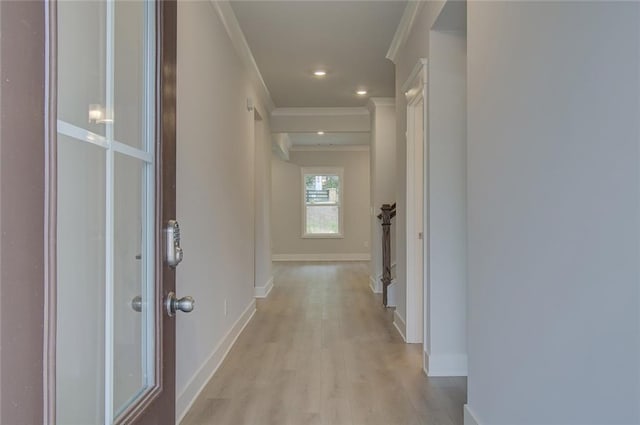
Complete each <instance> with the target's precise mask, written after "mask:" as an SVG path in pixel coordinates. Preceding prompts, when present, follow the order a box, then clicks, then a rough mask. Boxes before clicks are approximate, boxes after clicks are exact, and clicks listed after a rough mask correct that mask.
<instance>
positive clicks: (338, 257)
mask: <svg viewBox="0 0 640 425" xmlns="http://www.w3.org/2000/svg"><path fill="white" fill-rule="evenodd" d="M271 260H272V261H370V260H371V254H369V253H363V254H273V255H272V256H271Z"/></svg>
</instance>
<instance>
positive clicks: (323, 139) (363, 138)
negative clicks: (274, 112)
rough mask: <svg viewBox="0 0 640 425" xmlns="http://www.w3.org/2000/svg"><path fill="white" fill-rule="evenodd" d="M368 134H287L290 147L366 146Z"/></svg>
mask: <svg viewBox="0 0 640 425" xmlns="http://www.w3.org/2000/svg"><path fill="white" fill-rule="evenodd" d="M369 137H370V133H325V134H323V135H319V134H317V133H289V139H290V140H291V145H292V146H327V145H329V146H353V145H368V144H369Z"/></svg>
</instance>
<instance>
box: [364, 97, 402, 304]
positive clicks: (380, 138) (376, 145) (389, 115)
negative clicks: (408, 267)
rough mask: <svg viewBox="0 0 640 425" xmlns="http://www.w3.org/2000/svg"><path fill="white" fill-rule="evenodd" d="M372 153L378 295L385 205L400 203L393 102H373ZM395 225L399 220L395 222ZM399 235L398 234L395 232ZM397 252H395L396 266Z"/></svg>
mask: <svg viewBox="0 0 640 425" xmlns="http://www.w3.org/2000/svg"><path fill="white" fill-rule="evenodd" d="M369 110H370V111H371V149H370V155H369V167H370V170H369V171H370V174H371V177H370V181H371V191H370V192H371V194H370V200H371V209H372V214H371V263H370V275H371V276H370V279H371V284H372V285H373V289H374V290H375V291H376V292H380V291H382V283H381V282H380V279H381V276H382V226H381V221H380V220H379V219H378V217H377V216H378V214H380V207H381V206H382V205H383V204H393V203H394V202H395V200H396V190H395V189H396V108H395V100H394V99H393V98H372V99H370V102H369ZM394 225H395V220H394ZM394 235H395V232H394ZM393 260H395V251H392V263H393Z"/></svg>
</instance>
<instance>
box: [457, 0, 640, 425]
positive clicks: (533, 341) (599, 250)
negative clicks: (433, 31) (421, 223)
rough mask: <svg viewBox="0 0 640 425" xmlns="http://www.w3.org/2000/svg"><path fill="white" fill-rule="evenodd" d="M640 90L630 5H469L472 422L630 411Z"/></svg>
mask: <svg viewBox="0 0 640 425" xmlns="http://www.w3.org/2000/svg"><path fill="white" fill-rule="evenodd" d="M639 93H640V4H639V3H637V2H629V3H622V2H621V3H613V2H566V3H560V2H493V3H488V2H470V3H469V6H468V102H469V103H468V167H469V168H468V211H469V217H468V226H469V239H468V265H469V269H468V271H469V321H468V325H469V341H468V344H469V347H468V349H469V380H468V388H469V401H468V403H469V407H470V412H472V413H474V414H475V416H476V420H477V422H478V423H480V424H507V423H508V424H565V425H566V424H638V423H640V402H639V401H640V317H639V311H640V305H639V288H638V282H639V278H640V272H639V267H640V262H639V261H638V258H639V255H640V250H639V239H638V238H639V229H640V208H639V201H640V199H639V198H640V187H639V179H638V175H639V172H640V169H639V168H640V166H639V161H638V159H639V156H638V143H639V140H640V129H639V126H640V120H639V119H638V117H640V105H639V103H640V96H639ZM469 423H471V421H469Z"/></svg>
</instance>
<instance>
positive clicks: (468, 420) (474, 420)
mask: <svg viewBox="0 0 640 425" xmlns="http://www.w3.org/2000/svg"><path fill="white" fill-rule="evenodd" d="M464 425H480V421H479V420H478V417H477V416H476V415H474V414H473V411H472V410H471V408H470V407H469V405H468V404H465V405H464Z"/></svg>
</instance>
